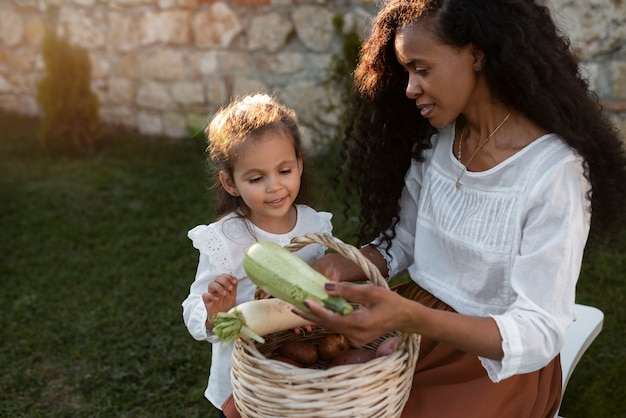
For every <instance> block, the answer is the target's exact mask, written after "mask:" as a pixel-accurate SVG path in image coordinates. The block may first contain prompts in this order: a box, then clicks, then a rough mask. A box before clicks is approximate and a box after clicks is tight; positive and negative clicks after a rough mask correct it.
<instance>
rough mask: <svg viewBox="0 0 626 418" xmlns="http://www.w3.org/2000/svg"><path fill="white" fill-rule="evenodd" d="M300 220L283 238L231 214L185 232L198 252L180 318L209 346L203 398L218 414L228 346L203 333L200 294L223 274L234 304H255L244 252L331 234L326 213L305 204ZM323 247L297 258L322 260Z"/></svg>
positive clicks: (226, 390) (225, 392) (227, 389)
mask: <svg viewBox="0 0 626 418" xmlns="http://www.w3.org/2000/svg"><path fill="white" fill-rule="evenodd" d="M296 208H297V210H298V218H297V221H296V225H295V227H294V228H293V229H292V230H291V231H290V232H288V233H286V234H272V233H269V232H266V231H264V230H262V229H260V228H258V227H257V226H255V225H253V224H252V223H251V222H249V221H246V220H245V219H244V218H242V217H239V216H237V215H235V214H230V215H227V216H225V217H224V218H222V219H220V220H219V221H217V222H214V223H212V224H210V225H198V226H196V227H195V228H193V229H191V230H190V231H189V233H188V236H189V238H190V239H191V240H192V242H193V246H194V247H195V248H196V249H197V250H198V251H199V252H200V259H199V261H198V269H197V272H196V278H195V281H194V282H193V283H192V284H191V287H190V290H189V295H188V296H187V298H186V299H185V300H184V301H183V303H182V306H183V319H184V321H185V325H186V326H187V329H188V330H189V333H190V334H191V335H192V336H193V337H194V338H195V339H196V340H199V341H210V342H212V343H213V344H212V356H211V371H210V374H209V382H208V386H207V389H206V391H205V393H204V395H205V397H206V398H207V399H208V400H209V401H211V403H213V405H215V406H216V407H217V408H218V409H221V406H222V404H223V403H224V401H225V400H226V399H227V398H228V396H229V395H230V394H231V393H232V387H231V384H230V369H231V366H230V364H231V363H230V357H231V354H232V350H233V345H232V343H230V344H227V345H224V344H223V343H222V342H220V341H219V340H217V338H215V336H214V335H213V334H212V333H211V332H207V329H206V325H205V323H206V320H207V311H206V308H205V306H204V302H203V301H202V293H203V292H206V291H207V289H208V285H209V282H211V281H212V280H213V279H214V278H215V276H217V275H219V274H221V273H228V274H232V275H233V276H235V277H237V279H238V285H237V297H236V304H237V305H238V304H240V303H242V302H246V301H249V300H253V299H254V292H255V291H256V285H255V284H254V283H252V281H251V280H250V279H249V278H248V276H247V275H246V272H245V271H244V269H243V256H244V252H245V250H246V249H247V248H248V247H249V246H250V245H252V244H254V243H255V242H257V241H273V242H275V243H277V244H279V245H281V246H284V245H286V244H289V242H290V241H291V239H292V238H294V237H300V236H302V235H304V234H306V233H316V232H320V233H327V234H331V233H332V224H331V218H332V215H331V214H330V213H328V212H316V211H315V210H313V209H312V208H310V207H308V206H305V205H296ZM325 251H326V248H325V247H324V246H321V245H318V244H309V245H307V246H306V247H304V248H302V249H300V250H298V251H296V252H295V253H294V254H296V255H297V256H298V257H300V258H301V259H303V260H304V261H306V262H307V263H309V264H310V263H312V262H313V261H314V260H315V259H317V258H319V257H321V256H322V255H324V252H325Z"/></svg>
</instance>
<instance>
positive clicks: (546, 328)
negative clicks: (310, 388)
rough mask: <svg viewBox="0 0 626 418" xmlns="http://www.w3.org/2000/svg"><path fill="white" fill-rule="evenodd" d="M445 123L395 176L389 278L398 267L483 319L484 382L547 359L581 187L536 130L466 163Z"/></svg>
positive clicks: (578, 243) (562, 146)
mask: <svg viewBox="0 0 626 418" xmlns="http://www.w3.org/2000/svg"><path fill="white" fill-rule="evenodd" d="M453 140H454V124H451V125H449V126H447V127H445V128H443V129H441V130H440V132H439V133H438V134H437V135H435V137H434V138H433V148H432V149H430V150H428V151H427V152H426V153H425V160H424V162H415V161H414V162H413V163H412V165H411V167H410V169H409V171H408V172H407V175H406V178H405V188H404V190H403V192H402V197H401V200H400V202H401V212H400V223H399V225H398V227H397V236H396V239H395V240H394V241H393V244H392V246H391V249H390V255H389V256H388V255H387V254H386V253H385V251H382V254H383V256H385V257H386V259H387V262H388V265H389V271H390V277H391V276H393V275H395V274H397V273H399V272H401V271H403V270H405V269H408V272H409V274H410V276H411V278H412V279H413V280H414V281H415V282H416V283H418V284H419V285H420V286H421V287H422V288H424V289H425V290H427V291H429V292H430V293H431V294H433V295H434V296H436V297H437V298H439V299H440V300H442V301H443V302H445V303H447V304H448V305H450V306H451V307H452V308H454V309H455V310H456V311H457V312H459V313H461V314H464V315H473V316H490V317H492V318H493V319H494V320H495V321H496V323H497V326H498V328H499V330H500V333H501V335H502V339H503V341H502V349H503V351H504V357H503V359H502V360H501V361H496V360H490V359H487V358H481V359H480V360H481V362H482V364H483V367H485V369H486V370H487V373H488V374H489V377H490V379H491V380H493V381H494V382H497V381H500V380H502V379H506V378H507V377H510V376H512V375H515V374H521V373H527V372H531V371H534V370H537V369H540V368H542V367H543V366H545V365H546V364H548V363H549V362H550V361H551V360H552V359H553V358H554V357H555V356H556V355H557V354H558V353H559V351H560V350H561V347H562V344H563V337H564V334H565V331H566V330H567V328H568V326H569V325H570V324H571V323H572V321H573V318H574V301H575V290H576V282H577V280H578V275H579V273H580V267H581V262H582V257H583V251H584V247H585V244H586V241H587V235H588V232H589V224H590V206H589V201H588V200H587V199H586V198H585V195H586V193H587V191H588V190H589V188H590V186H589V183H588V181H587V180H586V179H585V177H584V176H583V166H582V159H581V157H580V156H578V154H577V153H576V152H575V151H573V150H572V149H570V148H569V147H568V145H567V144H566V143H565V142H564V141H562V140H561V139H560V138H559V137H558V136H556V135H553V134H548V135H544V136H542V137H540V138H538V139H537V140H535V141H534V142H532V143H531V144H530V145H528V146H526V147H525V148H524V149H522V150H520V151H519V152H517V153H516V154H514V155H513V156H511V157H510V158H508V159H507V160H505V161H503V162H502V163H500V164H498V165H497V166H495V167H493V168H491V169H489V170H487V171H482V172H469V171H466V172H465V173H464V174H463V176H462V178H461V183H462V186H461V188H460V189H458V190H457V188H456V186H455V184H456V180H457V178H458V175H459V173H460V172H461V170H463V165H462V164H461V163H460V162H459V161H458V160H457V159H456V158H455V157H454V155H453Z"/></svg>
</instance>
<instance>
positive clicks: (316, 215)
mask: <svg viewBox="0 0 626 418" xmlns="http://www.w3.org/2000/svg"><path fill="white" fill-rule="evenodd" d="M296 209H297V211H298V221H297V223H296V227H295V228H294V232H296V233H297V232H298V231H299V230H302V229H305V230H307V231H310V232H313V231H315V232H322V233H328V234H330V233H332V230H333V226H332V222H331V220H332V217H333V215H332V213H330V212H324V211H317V210H315V209H313V208H311V207H310V206H307V205H302V204H298V205H296Z"/></svg>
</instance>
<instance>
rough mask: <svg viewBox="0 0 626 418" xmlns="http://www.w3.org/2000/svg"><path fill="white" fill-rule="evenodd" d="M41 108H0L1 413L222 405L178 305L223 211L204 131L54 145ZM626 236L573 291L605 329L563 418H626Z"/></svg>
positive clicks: (327, 164)
mask: <svg viewBox="0 0 626 418" xmlns="http://www.w3.org/2000/svg"><path fill="white" fill-rule="evenodd" d="M36 128H37V121H36V120H32V119H28V118H21V117H16V116H14V115H0V132H2V135H1V137H0V231H1V234H2V236H1V237H2V240H1V241H0V278H1V283H2V292H0V417H40V416H41V417H43V416H45V417H110V416H115V417H200V416H202V417H209V418H210V417H215V416H216V415H215V414H214V411H213V410H212V408H211V406H210V404H209V403H208V401H206V400H205V399H204V398H203V391H204V388H205V384H206V376H207V373H208V367H209V363H210V346H209V344H205V343H201V342H197V341H195V340H193V339H192V338H191V337H190V336H189V335H188V333H187V331H186V329H185V327H184V325H183V322H182V317H181V307H180V302H181V301H182V300H183V299H184V298H185V296H186V295H187V291H188V288H189V285H190V283H191V281H192V280H193V277H194V274H195V268H196V263H197V252H196V250H194V249H193V247H192V246H191V242H190V241H189V240H188V238H187V237H186V232H187V230H188V229H190V228H191V227H193V226H195V225H197V224H200V223H208V222H211V221H212V219H213V202H212V197H211V193H210V190H209V186H208V181H207V174H206V168H205V167H206V164H205V157H204V152H203V151H204V145H203V143H202V140H200V139H198V138H196V139H188V140H184V141H179V142H175V143H172V142H170V141H167V140H163V139H148V138H140V137H137V136H130V135H120V136H109V137H106V138H105V140H104V142H103V143H102V144H101V146H100V148H99V150H98V152H97V153H96V155H94V156H92V157H88V158H69V157H54V156H51V155H48V154H46V153H45V152H43V151H42V150H41V149H40V148H39V146H38V144H37V140H36V138H35V133H36ZM312 166H315V167H317V168H316V172H315V174H316V176H317V179H319V180H318V181H316V190H317V196H318V198H319V204H318V205H316V206H317V207H318V208H319V209H322V210H329V211H332V212H334V213H335V217H334V224H335V225H336V227H335V231H336V235H337V236H339V237H340V238H342V239H344V240H346V241H348V242H350V239H351V235H350V234H351V233H352V232H353V230H354V227H355V225H354V224H353V223H350V222H347V221H346V220H345V219H343V218H342V216H341V215H340V210H339V208H340V201H341V198H340V195H339V192H338V191H337V190H335V188H334V187H332V186H331V185H330V182H329V181H328V179H329V178H331V177H332V175H333V174H334V173H333V172H332V170H331V168H332V167H333V159H332V158H330V157H328V158H326V157H321V158H319V159H317V160H316V161H314V164H313V165H311V166H310V167H312ZM625 263H626V241H625V240H624V239H622V240H621V241H620V242H618V243H617V244H616V246H615V247H614V248H612V249H610V250H605V251H603V252H598V253H596V254H593V255H590V256H589V257H588V258H587V260H586V262H585V268H584V272H583V275H582V277H581V279H580V285H579V301H580V302H582V303H588V304H592V305H595V306H598V307H600V308H601V309H602V310H603V311H604V312H605V315H606V320H605V326H604V331H603V333H602V334H601V335H600V337H599V338H598V339H597V340H596V342H595V343H594V344H593V345H592V346H591V348H590V349H589V351H588V352H587V354H586V355H585V357H584V358H583V359H582V361H581V363H580V364H579V366H578V368H577V369H576V371H575V373H574V375H573V377H572V380H571V381H570V385H569V387H568V390H567V395H566V398H565V404H564V407H563V412H564V413H565V415H566V416H567V417H569V418H576V417H611V418H613V417H621V416H626V413H625V411H626V400H625V399H624V396H623V392H624V383H623V379H624V376H625V375H626V327H624V324H625V323H626V308H625V301H624V295H625V293H626V292H625V289H626V281H625V278H626V265H625Z"/></svg>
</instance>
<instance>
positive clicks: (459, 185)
mask: <svg viewBox="0 0 626 418" xmlns="http://www.w3.org/2000/svg"><path fill="white" fill-rule="evenodd" d="M456 189H457V190H461V180H460V179H459V180H457V181H456Z"/></svg>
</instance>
